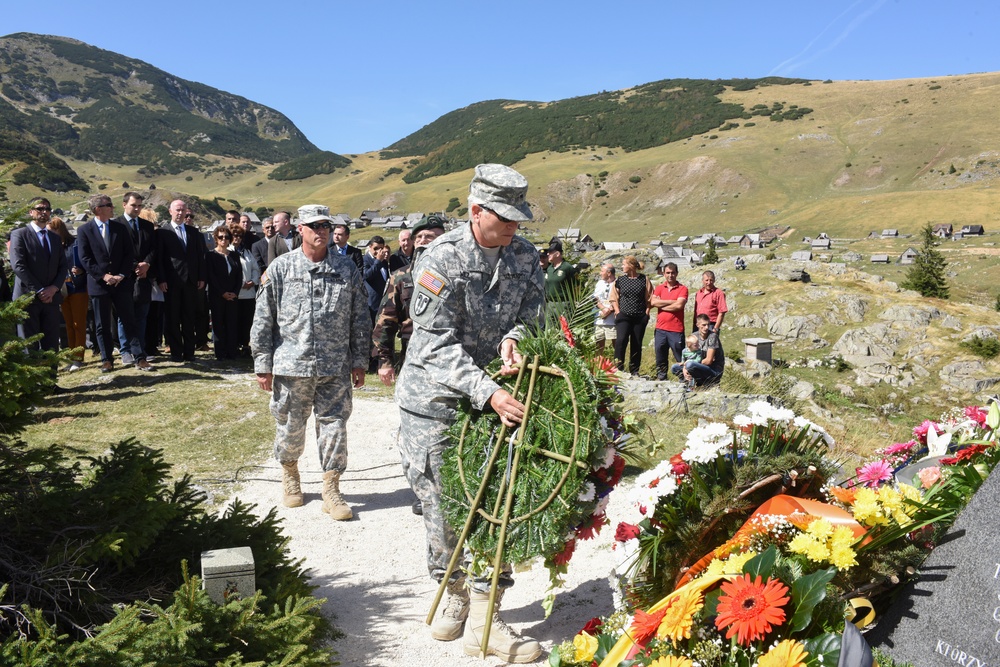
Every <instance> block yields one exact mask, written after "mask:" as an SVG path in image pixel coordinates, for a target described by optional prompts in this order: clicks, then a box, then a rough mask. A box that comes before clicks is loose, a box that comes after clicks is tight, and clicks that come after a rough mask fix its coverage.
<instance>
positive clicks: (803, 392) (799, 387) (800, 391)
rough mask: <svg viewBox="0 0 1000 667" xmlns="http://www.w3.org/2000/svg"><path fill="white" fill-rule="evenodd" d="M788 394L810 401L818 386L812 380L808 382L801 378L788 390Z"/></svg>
mask: <svg viewBox="0 0 1000 667" xmlns="http://www.w3.org/2000/svg"><path fill="white" fill-rule="evenodd" d="M788 394H789V395H790V396H791V397H792V398H796V399H798V400H800V401H808V400H810V399H811V398H812V397H813V396H815V395H816V387H815V386H813V383H812V382H806V381H805V380H799V381H798V382H796V383H795V384H794V385H793V386H792V388H791V389H789V390H788Z"/></svg>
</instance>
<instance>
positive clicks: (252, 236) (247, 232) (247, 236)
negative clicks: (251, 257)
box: [230, 213, 260, 250]
mask: <svg viewBox="0 0 1000 667" xmlns="http://www.w3.org/2000/svg"><path fill="white" fill-rule="evenodd" d="M250 224H251V223H250V216H249V215H247V214H246V213H242V214H240V222H239V225H240V227H241V228H242V229H243V240H242V241H241V242H240V248H239V249H242V248H245V249H247V250H249V249H250V248H251V246H253V244H254V243H256V242H257V241H260V235H259V234H257V233H256V232H254V230H252V229H251V228H250ZM230 231H232V229H230Z"/></svg>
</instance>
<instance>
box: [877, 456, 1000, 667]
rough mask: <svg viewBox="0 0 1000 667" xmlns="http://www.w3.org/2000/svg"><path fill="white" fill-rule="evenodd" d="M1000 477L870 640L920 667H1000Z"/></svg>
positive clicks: (989, 484) (970, 506) (986, 487)
mask: <svg viewBox="0 0 1000 667" xmlns="http://www.w3.org/2000/svg"><path fill="white" fill-rule="evenodd" d="M998 508H1000V474H993V475H990V477H989V479H987V480H986V482H985V483H984V484H983V486H982V487H980V489H979V492H978V493H976V495H975V496H973V498H972V500H971V502H969V504H968V506H966V508H965V509H964V510H963V511H962V513H961V514H960V515H959V517H958V520H957V521H955V524H954V525H953V526H952V528H951V530H950V531H948V534H947V535H946V536H945V537H944V539H943V540H942V542H941V544H939V545H938V546H937V547H936V548H935V549H934V551H932V552H931V554H930V556H929V557H928V558H927V560H926V561H925V562H924V564H923V566H921V568H920V579H918V580H917V581H916V582H913V583H911V584H908V585H907V586H905V587H904V590H903V591H902V593H901V594H900V595H899V597H898V598H897V600H896V601H895V603H894V604H893V605H892V607H890V608H889V609H888V610H887V612H886V614H885V615H884V616H883V617H882V618H881V619H880V620H879V623H878V626H877V627H876V628H874V629H873V630H872V631H870V632H869V633H868V634H867V635H866V636H865V638H866V639H867V640H868V643H869V644H870V645H871V646H873V647H879V648H881V649H883V650H884V651H886V652H888V653H889V654H890V655H891V656H892V657H893V659H894V660H896V661H909V662H912V663H913V664H914V665H916V667H938V666H939V665H940V666H945V665H947V666H954V665H962V666H963V667H1000V522H998V521H997V509H998Z"/></svg>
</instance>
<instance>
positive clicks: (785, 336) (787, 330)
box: [767, 315, 822, 341]
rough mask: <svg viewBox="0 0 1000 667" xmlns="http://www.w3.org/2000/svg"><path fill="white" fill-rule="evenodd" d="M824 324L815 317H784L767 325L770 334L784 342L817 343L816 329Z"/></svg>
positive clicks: (777, 318)
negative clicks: (803, 341)
mask: <svg viewBox="0 0 1000 667" xmlns="http://www.w3.org/2000/svg"><path fill="white" fill-rule="evenodd" d="M820 324H822V322H821V321H820V319H819V318H818V317H817V316H815V315H782V316H780V317H776V318H774V319H772V320H770V321H769V322H768V323H767V330H768V332H769V333H770V334H771V335H772V336H774V337H775V338H780V339H782V340H809V341H815V340H817V339H818V338H819V336H817V335H816V327H817V326H819V325H820Z"/></svg>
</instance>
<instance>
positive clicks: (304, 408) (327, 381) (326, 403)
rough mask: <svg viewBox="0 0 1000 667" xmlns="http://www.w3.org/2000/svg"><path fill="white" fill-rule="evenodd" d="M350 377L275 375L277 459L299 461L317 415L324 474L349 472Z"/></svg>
mask: <svg viewBox="0 0 1000 667" xmlns="http://www.w3.org/2000/svg"><path fill="white" fill-rule="evenodd" d="M351 409H352V403H351V379H350V377H346V378H341V377H292V376H289V375H275V376H274V380H273V383H272V389H271V414H272V415H274V421H275V422H276V426H275V434H274V458H276V459H277V460H278V462H280V463H292V462H294V461H298V460H299V457H300V456H302V451H303V450H304V449H305V446H306V422H307V421H309V415H310V414H312V413H313V412H315V413H316V444H317V445H318V446H319V462H320V466H321V467H322V468H323V471H324V472H326V471H328V470H336V471H338V472H344V471H345V470H346V469H347V419H348V418H349V417H350V416H351Z"/></svg>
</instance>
